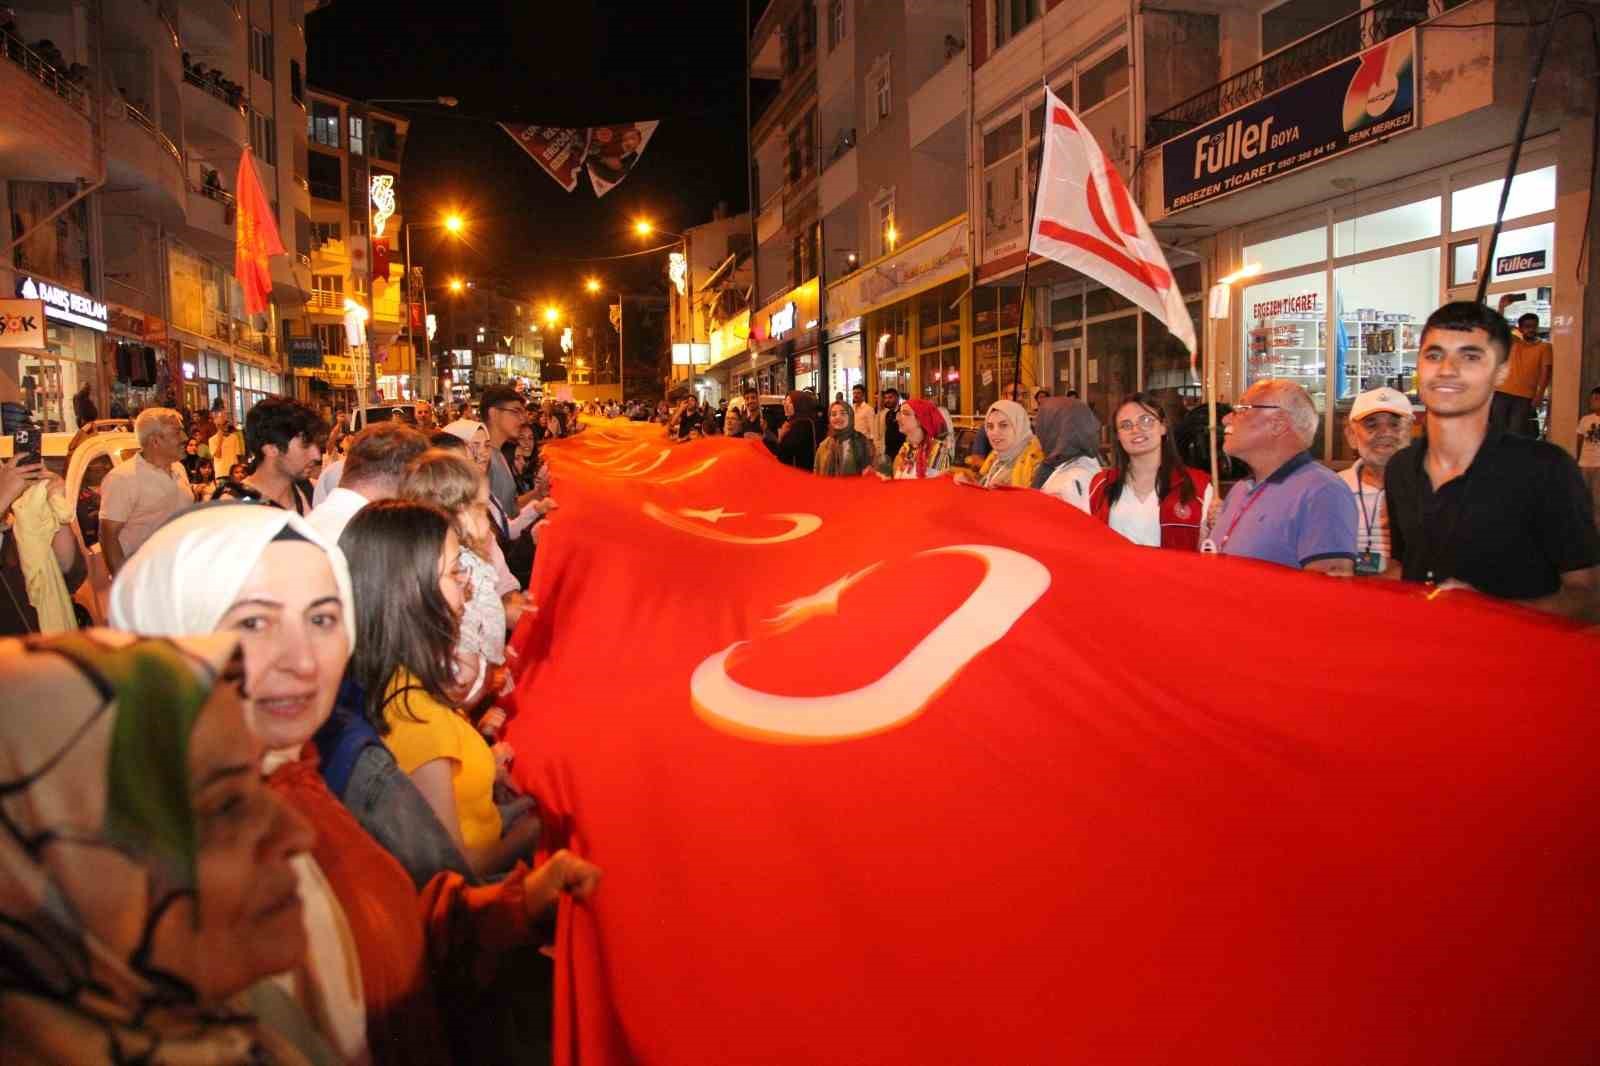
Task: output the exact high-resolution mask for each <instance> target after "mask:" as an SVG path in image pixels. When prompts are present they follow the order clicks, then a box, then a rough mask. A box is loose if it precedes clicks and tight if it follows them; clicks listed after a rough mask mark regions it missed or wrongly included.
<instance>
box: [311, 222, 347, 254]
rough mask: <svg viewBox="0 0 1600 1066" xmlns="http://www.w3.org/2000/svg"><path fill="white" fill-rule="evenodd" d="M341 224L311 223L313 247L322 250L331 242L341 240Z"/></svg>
mask: <svg viewBox="0 0 1600 1066" xmlns="http://www.w3.org/2000/svg"><path fill="white" fill-rule="evenodd" d="M340 239H341V237H340V233H339V223H337V222H313V223H311V243H312V246H313V247H316V248H321V247H322V246H323V245H324V244H327V243H328V242H329V241H337V240H340Z"/></svg>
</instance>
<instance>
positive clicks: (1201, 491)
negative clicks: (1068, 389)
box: [1089, 392, 1214, 551]
mask: <svg viewBox="0 0 1600 1066" xmlns="http://www.w3.org/2000/svg"><path fill="white" fill-rule="evenodd" d="M1115 425H1116V431H1117V432H1116V436H1115V438H1114V440H1115V443H1114V444H1113V446H1112V447H1113V454H1114V455H1115V457H1116V465H1115V466H1113V467H1112V468H1111V469H1109V470H1103V471H1101V472H1100V473H1099V474H1097V475H1096V476H1095V478H1094V482H1093V484H1091V485H1090V487H1089V513H1090V514H1092V515H1094V516H1095V517H1096V518H1098V519H1100V521H1102V522H1104V523H1106V524H1107V525H1108V526H1110V527H1111V528H1112V529H1114V530H1116V531H1117V532H1118V533H1121V534H1122V535H1123V536H1124V537H1126V538H1128V539H1129V540H1131V541H1133V542H1134V543H1135V544H1142V545H1144V546H1145V547H1148V548H1175V549H1178V550H1180V551H1198V550H1199V548H1200V531H1201V525H1202V520H1203V517H1204V516H1205V515H1206V514H1207V513H1208V511H1209V510H1210V507H1211V503H1212V500H1213V499H1214V491H1213V489H1212V486H1211V479H1210V478H1209V477H1207V476H1206V474H1205V472H1204V471H1201V470H1196V469H1194V468H1193V467H1189V466H1185V465H1184V464H1183V461H1182V460H1181V459H1180V458H1179V457H1178V448H1177V445H1176V444H1175V443H1174V442H1173V439H1172V435H1171V434H1170V433H1168V432H1167V419H1166V415H1165V414H1164V413H1163V412H1162V410H1161V407H1160V405H1158V404H1157V403H1156V402H1155V400H1153V399H1152V398H1151V397H1149V396H1147V395H1145V394H1144V393H1142V392H1136V393H1134V394H1133V395H1131V396H1129V397H1127V398H1126V399H1124V400H1123V401H1122V403H1121V404H1119V405H1118V407H1117V413H1116V423H1115Z"/></svg>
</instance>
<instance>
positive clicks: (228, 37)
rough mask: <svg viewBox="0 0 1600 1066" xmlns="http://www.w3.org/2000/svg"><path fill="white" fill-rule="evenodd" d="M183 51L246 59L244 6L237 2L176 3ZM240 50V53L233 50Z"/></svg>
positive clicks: (191, 0)
mask: <svg viewBox="0 0 1600 1066" xmlns="http://www.w3.org/2000/svg"><path fill="white" fill-rule="evenodd" d="M177 6H178V8H179V9H180V10H179V13H178V14H179V18H178V21H179V23H180V24H181V25H182V26H183V38H184V47H185V48H188V49H189V50H190V51H191V52H194V53H195V54H196V55H207V54H210V55H232V54H239V55H241V56H242V55H243V54H244V53H243V49H244V46H245V24H244V9H243V6H242V5H241V4H239V3H237V2H235V0H177ZM236 48H237V49H238V50H239V51H238V52H237V53H235V52H234V49H236Z"/></svg>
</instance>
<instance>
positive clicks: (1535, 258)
mask: <svg viewBox="0 0 1600 1066" xmlns="http://www.w3.org/2000/svg"><path fill="white" fill-rule="evenodd" d="M1548 259H1549V256H1548V255H1547V253H1546V251H1545V249H1543V248H1541V249H1539V250H1538V251H1537V252H1518V253H1517V254H1516V255H1502V256H1500V257H1499V258H1498V259H1496V260H1495V261H1494V273H1495V277H1499V278H1503V277H1505V276H1506V275H1507V274H1542V273H1544V272H1545V271H1547V270H1549V269H1550V268H1549V266H1547V265H1546V263H1547V262H1548Z"/></svg>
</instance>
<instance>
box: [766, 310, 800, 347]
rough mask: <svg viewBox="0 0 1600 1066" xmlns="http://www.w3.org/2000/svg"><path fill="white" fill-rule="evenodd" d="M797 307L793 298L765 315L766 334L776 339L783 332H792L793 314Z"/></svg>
mask: <svg viewBox="0 0 1600 1066" xmlns="http://www.w3.org/2000/svg"><path fill="white" fill-rule="evenodd" d="M796 313H797V308H796V307H795V303H794V301H793V300H790V301H789V302H788V303H786V304H784V305H783V306H782V307H780V308H778V309H777V310H776V311H774V312H772V314H770V315H768V316H767V336H768V337H770V338H772V339H773V340H777V339H778V338H780V337H782V336H783V335H784V334H785V333H792V332H794V316H795V314H796Z"/></svg>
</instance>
